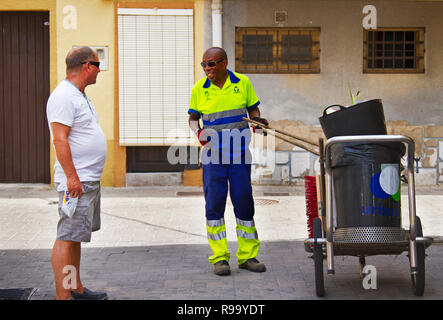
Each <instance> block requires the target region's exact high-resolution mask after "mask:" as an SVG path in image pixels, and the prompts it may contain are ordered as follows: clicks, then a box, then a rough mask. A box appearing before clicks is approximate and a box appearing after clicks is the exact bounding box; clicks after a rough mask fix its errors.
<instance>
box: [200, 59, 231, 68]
mask: <svg viewBox="0 0 443 320" xmlns="http://www.w3.org/2000/svg"><path fill="white" fill-rule="evenodd" d="M223 60H225V59H221V60H218V61H208V62H205V61H203V62H201V63H200V65H201V66H202V67H203V68H206V66H208V67H211V68H212V67H215V65H216V64H217V63H220V62H222V61H223Z"/></svg>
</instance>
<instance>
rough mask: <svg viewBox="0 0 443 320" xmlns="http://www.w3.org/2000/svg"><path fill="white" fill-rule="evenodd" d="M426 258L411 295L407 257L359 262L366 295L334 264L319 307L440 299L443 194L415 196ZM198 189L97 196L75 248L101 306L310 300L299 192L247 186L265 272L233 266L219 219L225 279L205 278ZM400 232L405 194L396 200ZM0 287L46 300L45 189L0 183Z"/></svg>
mask: <svg viewBox="0 0 443 320" xmlns="http://www.w3.org/2000/svg"><path fill="white" fill-rule="evenodd" d="M416 189H417V190H416V191H417V197H416V202H417V203H416V207H417V215H418V216H420V218H421V220H422V224H423V229H424V235H425V236H433V237H435V240H437V241H436V243H434V244H433V245H432V246H431V247H429V248H428V250H427V251H426V252H427V254H428V256H427V258H426V288H425V294H424V296H423V297H422V298H419V297H416V296H414V295H413V293H412V284H411V279H410V274H409V262H408V258H407V257H406V253H403V254H401V255H399V256H373V257H367V259H366V262H367V264H371V265H374V266H375V267H376V268H377V276H378V277H377V290H365V289H364V288H363V287H362V279H360V277H359V264H358V258H356V257H350V256H345V257H342V256H340V257H335V265H336V274H335V275H333V276H325V288H326V297H325V298H322V299H442V298H443V269H442V268H441V265H442V264H443V245H442V240H441V239H442V235H443V222H442V219H441V213H440V212H441V208H443V188H441V187H430V188H423V187H421V188H418V187H417V188H416ZM201 192H202V190H201V188H197V187H143V188H103V191H102V229H101V230H100V231H98V232H95V233H93V237H92V242H91V243H89V244H85V245H84V246H82V248H83V251H82V268H81V269H82V270H81V275H82V281H83V283H84V284H85V286H87V287H89V288H90V289H93V290H106V291H107V292H108V295H109V297H110V299H167V300H169V299H184V300H191V299H192V300H197V299H224V300H226V299H229V300H231V299H232V300H238V299H240V300H249V299H267V300H275V299H277V300H281V299H291V300H292V299H318V298H317V297H316V295H315V282H314V264H313V261H312V259H310V258H309V257H310V254H309V253H307V252H306V251H305V249H304V244H303V240H304V239H305V238H307V231H306V220H307V219H306V214H305V210H306V209H305V208H306V206H305V198H304V189H303V188H300V187H280V186H272V187H265V186H254V197H255V202H256V215H255V222H256V226H257V230H258V234H259V237H260V239H261V242H262V245H261V249H260V252H259V256H258V257H257V258H258V259H259V260H260V261H262V262H264V263H265V264H266V266H267V269H268V270H267V272H265V273H262V274H254V273H250V272H248V271H246V270H240V269H238V267H237V263H236V258H235V252H236V250H237V243H236V234H235V217H234V213H233V208H232V205H230V203H229V201H228V205H227V208H226V214H225V220H226V225H227V237H228V241H229V243H228V246H229V248H230V250H231V261H230V264H231V269H232V274H231V276H229V277H218V276H216V275H214V274H213V271H212V265H210V264H209V263H208V262H207V257H208V256H209V255H210V254H211V253H210V249H209V245H208V244H207V240H206V229H205V217H204V198H203V195H202V193H201ZM402 194H403V196H402V215H403V217H402V223H403V227H405V228H407V227H408V225H409V220H408V217H407V213H408V211H407V205H408V201H407V190H406V189H405V190H404V191H403V192H402ZM0 212H1V213H0V288H21V287H22V288H23V287H35V288H39V290H38V291H37V293H36V294H34V296H33V299H35V300H42V299H43V300H47V299H49V300H51V299H54V298H55V290H54V284H53V275H52V268H51V263H50V255H51V248H52V245H53V242H54V238H55V232H56V225H57V220H58V214H57V195H56V193H55V191H54V190H53V189H52V188H51V187H50V186H48V185H22V184H20V185H4V184H3V185H0Z"/></svg>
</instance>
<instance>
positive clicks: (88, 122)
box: [46, 79, 107, 183]
mask: <svg viewBox="0 0 443 320" xmlns="http://www.w3.org/2000/svg"><path fill="white" fill-rule="evenodd" d="M46 115H47V117H48V124H49V130H50V131H51V137H53V135H52V130H51V122H58V123H61V124H64V125H66V126H69V127H71V131H70V132H69V136H68V142H69V146H70V148H71V153H72V161H73V162H74V167H75V169H76V171H77V175H78V177H79V179H80V181H100V179H101V175H102V172H103V168H104V166H105V161H106V152H107V148H106V137H105V135H104V133H103V131H102V129H101V128H100V125H99V124H98V117H97V113H96V112H95V109H94V106H93V105H92V102H91V101H90V100H89V99H88V97H87V96H86V95H85V94H83V93H81V92H80V90H78V89H77V87H76V86H75V85H74V84H73V83H72V82H70V81H68V80H66V79H64V80H63V81H62V82H60V83H59V85H58V86H57V87H56V88H55V89H54V91H53V92H52V93H51V95H50V97H49V99H48V103H47V105H46ZM54 169H55V173H54V182H58V183H66V175H65V173H64V171H63V169H62V167H61V165H60V163H59V162H58V159H56V160H55V165H54Z"/></svg>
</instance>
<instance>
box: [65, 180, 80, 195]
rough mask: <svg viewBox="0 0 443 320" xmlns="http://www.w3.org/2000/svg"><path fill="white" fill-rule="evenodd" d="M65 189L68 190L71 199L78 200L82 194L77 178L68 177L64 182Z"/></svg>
mask: <svg viewBox="0 0 443 320" xmlns="http://www.w3.org/2000/svg"><path fill="white" fill-rule="evenodd" d="M66 187H67V188H68V192H69V195H70V196H71V198H77V197H78V198H79V199H80V197H81V196H82V194H83V190H82V183H81V182H80V179H79V178H78V177H68V178H67V180H66Z"/></svg>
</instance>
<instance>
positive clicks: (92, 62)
mask: <svg viewBox="0 0 443 320" xmlns="http://www.w3.org/2000/svg"><path fill="white" fill-rule="evenodd" d="M88 62H89V63H90V64H92V65H93V66H96V67H97V68H100V61H85V62H81V64H85V63H88Z"/></svg>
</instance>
